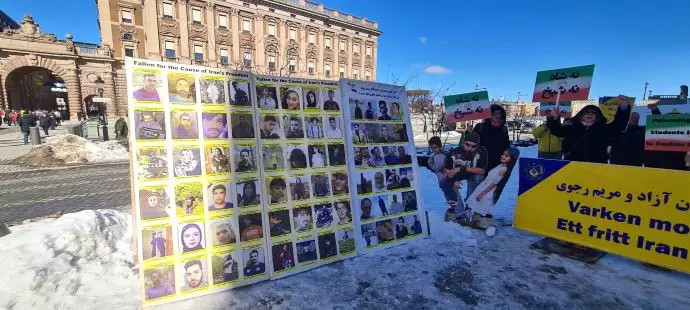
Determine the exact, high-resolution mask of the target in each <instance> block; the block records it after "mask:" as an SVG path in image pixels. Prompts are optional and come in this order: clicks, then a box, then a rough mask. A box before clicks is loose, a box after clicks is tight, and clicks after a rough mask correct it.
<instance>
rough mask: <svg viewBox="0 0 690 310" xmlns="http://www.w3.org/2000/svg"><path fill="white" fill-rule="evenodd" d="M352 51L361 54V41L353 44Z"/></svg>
mask: <svg viewBox="0 0 690 310" xmlns="http://www.w3.org/2000/svg"><path fill="white" fill-rule="evenodd" d="M352 52H353V53H357V54H359V43H354V44H352Z"/></svg>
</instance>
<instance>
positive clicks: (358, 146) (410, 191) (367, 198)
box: [340, 80, 426, 252]
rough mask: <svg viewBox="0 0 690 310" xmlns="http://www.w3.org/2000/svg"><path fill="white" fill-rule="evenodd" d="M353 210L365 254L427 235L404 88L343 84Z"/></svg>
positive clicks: (357, 232)
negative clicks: (378, 248) (418, 190)
mask: <svg viewBox="0 0 690 310" xmlns="http://www.w3.org/2000/svg"><path fill="white" fill-rule="evenodd" d="M340 83H341V89H343V99H342V100H343V102H346V103H347V106H346V108H345V111H344V112H345V113H344V114H345V117H344V118H345V119H346V120H347V122H346V127H347V138H346V144H347V146H348V151H349V154H352V156H351V157H350V158H348V163H349V164H348V166H349V167H350V169H349V175H350V190H351V191H352V193H353V206H352V211H353V215H354V216H355V219H356V222H355V223H356V225H355V232H356V236H355V238H357V240H359V242H358V243H357V244H358V246H360V247H361V250H362V251H364V252H366V251H368V250H370V249H373V248H376V247H385V246H389V245H394V244H398V242H400V241H403V240H409V239H410V238H415V237H421V236H424V235H425V228H426V224H425V222H424V218H423V217H422V215H423V213H422V210H421V202H420V201H419V198H420V196H419V195H418V192H417V189H418V188H419V187H418V182H417V179H416V177H417V161H416V158H414V157H413V156H414V154H415V153H416V152H415V147H414V141H413V139H410V135H411V130H410V129H411V127H410V126H411V125H410V118H409V108H408V106H407V98H406V96H405V88H404V87H401V86H394V85H385V84H379V83H373V82H363V81H353V80H341V81H340Z"/></svg>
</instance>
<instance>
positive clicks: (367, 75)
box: [364, 71, 371, 81]
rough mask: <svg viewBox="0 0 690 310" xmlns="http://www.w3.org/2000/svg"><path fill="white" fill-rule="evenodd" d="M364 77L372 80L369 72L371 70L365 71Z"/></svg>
mask: <svg viewBox="0 0 690 310" xmlns="http://www.w3.org/2000/svg"><path fill="white" fill-rule="evenodd" d="M364 79H365V80H367V81H369V80H371V74H370V73H369V71H365V72H364Z"/></svg>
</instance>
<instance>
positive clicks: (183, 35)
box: [156, 0, 190, 64]
mask: <svg viewBox="0 0 690 310" xmlns="http://www.w3.org/2000/svg"><path fill="white" fill-rule="evenodd" d="M177 11H178V12H179V18H178V24H179V26H180V42H179V45H180V55H178V57H179V59H180V62H181V63H185V64H189V63H190V57H189V17H188V16H187V0H180V2H179V3H178V8H177ZM156 40H157V38H156Z"/></svg>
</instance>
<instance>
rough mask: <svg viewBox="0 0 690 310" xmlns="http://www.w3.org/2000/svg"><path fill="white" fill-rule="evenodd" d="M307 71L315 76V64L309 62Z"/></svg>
mask: <svg viewBox="0 0 690 310" xmlns="http://www.w3.org/2000/svg"><path fill="white" fill-rule="evenodd" d="M307 71H309V74H314V73H315V71H316V70H314V62H313V61H309V62H308V63H307Z"/></svg>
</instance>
